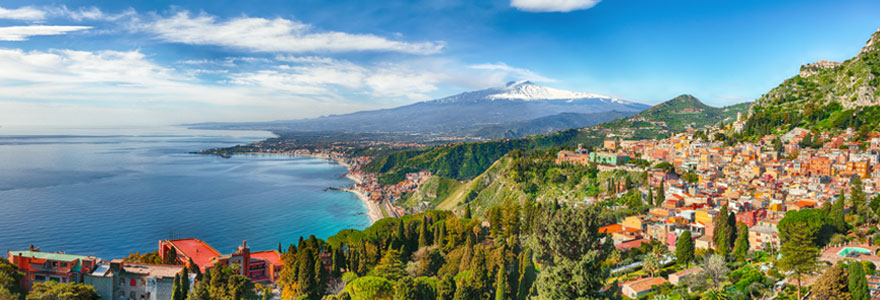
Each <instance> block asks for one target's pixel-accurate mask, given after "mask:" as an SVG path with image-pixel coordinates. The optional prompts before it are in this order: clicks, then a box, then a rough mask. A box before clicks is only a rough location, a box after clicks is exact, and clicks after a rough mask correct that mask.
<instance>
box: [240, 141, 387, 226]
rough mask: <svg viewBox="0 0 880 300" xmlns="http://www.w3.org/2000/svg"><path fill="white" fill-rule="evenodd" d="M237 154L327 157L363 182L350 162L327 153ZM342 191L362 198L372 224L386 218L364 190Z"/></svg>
mask: <svg viewBox="0 0 880 300" xmlns="http://www.w3.org/2000/svg"><path fill="white" fill-rule="evenodd" d="M235 154H246V155H281V156H288V157H311V158H321V159H326V160H329V161H333V162H335V163H336V164H338V165H340V166H343V167H345V169H346V173H345V178H348V179H351V180H352V181H354V182H355V184H361V183H363V180H362V179H361V178H359V177H358V176H355V175H354V174H352V173H351V165H349V164H347V163H345V162H343V161H342V160H340V159H335V158H332V157H328V156H326V155H321V154H293V153H267V152H240V153H233V155H235ZM341 191H344V192H347V193H352V194H354V195H355V196H356V197H357V198H358V199H359V200H361V202H362V203H363V204H364V207H366V208H367V218H368V219H369V220H370V225H373V223H376V221H379V220H381V219H383V218H384V214H383V212H382V207H381V206H379V203H375V202H373V201H370V199H369V197H367V195H365V194H364V193H363V192H361V191H358V190H356V189H353V188H351V187H346V188H343V189H341Z"/></svg>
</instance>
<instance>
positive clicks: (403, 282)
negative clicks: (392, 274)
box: [394, 277, 419, 300]
mask: <svg viewBox="0 0 880 300" xmlns="http://www.w3.org/2000/svg"><path fill="white" fill-rule="evenodd" d="M417 292H418V291H417V290H416V283H415V282H414V281H413V279H412V278H410V277H403V278H400V280H398V281H397V284H395V285H394V300H410V299H417V298H418V296H419V295H418V293H417Z"/></svg>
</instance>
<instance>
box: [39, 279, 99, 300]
mask: <svg viewBox="0 0 880 300" xmlns="http://www.w3.org/2000/svg"><path fill="white" fill-rule="evenodd" d="M99 298H100V296H98V291H96V290H95V288H94V287H92V286H90V285H85V284H82V283H77V284H74V283H58V282H55V281H51V280H50V281H46V282H38V283H35V284H34V286H33V287H31V291H30V292H29V293H28V295H27V300H56V299H64V300H98V299H99Z"/></svg>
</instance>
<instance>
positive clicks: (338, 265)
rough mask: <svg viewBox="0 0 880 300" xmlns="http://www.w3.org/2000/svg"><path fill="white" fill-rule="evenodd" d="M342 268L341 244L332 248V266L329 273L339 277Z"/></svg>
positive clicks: (343, 260) (343, 257) (343, 263)
mask: <svg viewBox="0 0 880 300" xmlns="http://www.w3.org/2000/svg"><path fill="white" fill-rule="evenodd" d="M342 269H345V254H343V253H342V245H339V248H337V249H334V250H333V266H332V267H331V270H330V272H331V273H330V275H331V276H333V278H339V276H340V275H342V273H341V272H342V271H341V270H342Z"/></svg>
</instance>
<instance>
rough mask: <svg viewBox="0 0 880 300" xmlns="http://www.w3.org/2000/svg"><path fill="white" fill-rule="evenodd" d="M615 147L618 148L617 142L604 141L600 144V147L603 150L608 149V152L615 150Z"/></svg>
mask: <svg viewBox="0 0 880 300" xmlns="http://www.w3.org/2000/svg"><path fill="white" fill-rule="evenodd" d="M617 146H619V143H618V142H617V140H605V141H604V142H603V143H602V147H603V148H605V149H608V150H614V149H617Z"/></svg>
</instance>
